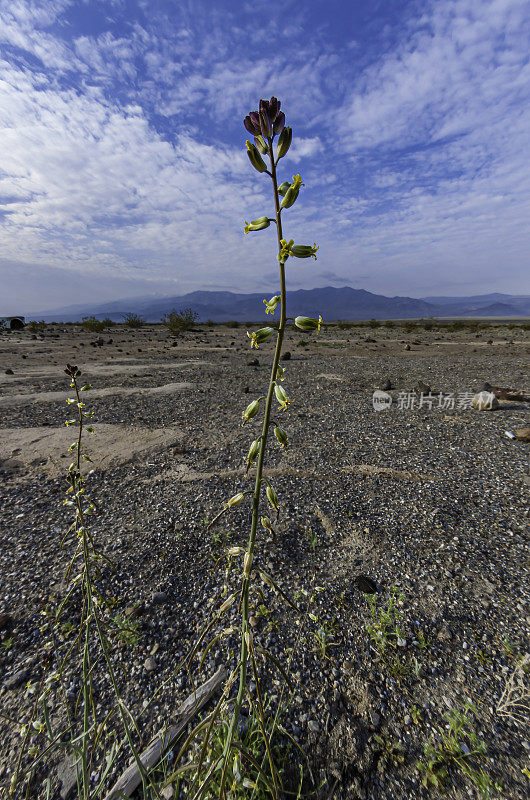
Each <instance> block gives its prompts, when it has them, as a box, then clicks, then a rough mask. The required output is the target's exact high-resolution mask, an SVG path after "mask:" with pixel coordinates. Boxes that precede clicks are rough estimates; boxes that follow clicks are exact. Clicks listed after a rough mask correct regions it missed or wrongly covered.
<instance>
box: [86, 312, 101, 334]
mask: <svg viewBox="0 0 530 800" xmlns="http://www.w3.org/2000/svg"><path fill="white" fill-rule="evenodd" d="M81 325H82V326H83V328H84V330H85V331H90V332H91V333H101V331H104V330H105V323H104V322H103V320H100V319H98V318H97V317H93V316H92V317H83V319H82V321H81Z"/></svg>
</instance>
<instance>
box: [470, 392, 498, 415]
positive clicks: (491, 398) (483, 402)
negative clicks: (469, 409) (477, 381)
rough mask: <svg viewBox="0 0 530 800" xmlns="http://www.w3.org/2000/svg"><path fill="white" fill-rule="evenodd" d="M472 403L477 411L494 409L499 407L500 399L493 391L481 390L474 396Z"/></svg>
mask: <svg viewBox="0 0 530 800" xmlns="http://www.w3.org/2000/svg"><path fill="white" fill-rule="evenodd" d="M471 405H472V406H473V408H474V409H476V410H477V411H494V410H495V409H496V408H499V401H498V400H497V398H496V397H495V395H494V394H493V392H479V393H478V394H476V395H475V396H474V397H473V399H472V401H471Z"/></svg>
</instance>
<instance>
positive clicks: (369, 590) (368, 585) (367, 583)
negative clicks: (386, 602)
mask: <svg viewBox="0 0 530 800" xmlns="http://www.w3.org/2000/svg"><path fill="white" fill-rule="evenodd" d="M353 582H354V583H355V586H356V587H357V589H359V591H360V592H362V593H363V594H377V592H378V591H379V587H378V585H377V583H376V582H375V581H374V580H372V578H369V577H368V576H367V575H357V576H356V577H355V578H354V579H353Z"/></svg>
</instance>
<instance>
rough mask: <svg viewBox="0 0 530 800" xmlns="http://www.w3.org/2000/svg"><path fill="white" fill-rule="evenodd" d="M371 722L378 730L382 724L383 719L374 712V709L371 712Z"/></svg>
mask: <svg viewBox="0 0 530 800" xmlns="http://www.w3.org/2000/svg"><path fill="white" fill-rule="evenodd" d="M370 722H371V723H372V725H373V726H374V727H375V728H377V727H378V725H380V724H381V717H380V716H379V714H378V713H377V711H374V710H373V709H371V710H370Z"/></svg>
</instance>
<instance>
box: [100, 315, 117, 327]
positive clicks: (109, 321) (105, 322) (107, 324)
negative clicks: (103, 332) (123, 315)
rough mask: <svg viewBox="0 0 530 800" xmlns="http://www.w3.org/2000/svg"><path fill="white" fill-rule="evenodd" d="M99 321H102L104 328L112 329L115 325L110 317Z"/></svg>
mask: <svg viewBox="0 0 530 800" xmlns="http://www.w3.org/2000/svg"><path fill="white" fill-rule="evenodd" d="M101 321H102V323H103V325H104V326H105V328H113V327H114V326H115V325H116V323H115V322H114V320H113V319H111V318H110V317H105V319H102V320H101Z"/></svg>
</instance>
